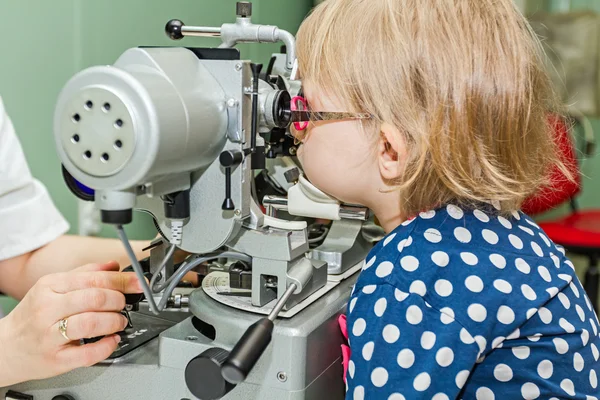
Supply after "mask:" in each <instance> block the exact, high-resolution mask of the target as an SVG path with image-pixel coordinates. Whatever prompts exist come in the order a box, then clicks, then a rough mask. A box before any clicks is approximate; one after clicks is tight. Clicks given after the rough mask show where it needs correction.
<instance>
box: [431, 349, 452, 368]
mask: <svg viewBox="0 0 600 400" xmlns="http://www.w3.org/2000/svg"><path fill="white" fill-rule="evenodd" d="M435 361H437V363H438V364H439V366H440V367H447V366H449V365H450V364H452V362H453V361H454V352H453V351H452V349H451V348H450V347H442V348H441V349H439V350H438V351H437V353H436V354H435Z"/></svg>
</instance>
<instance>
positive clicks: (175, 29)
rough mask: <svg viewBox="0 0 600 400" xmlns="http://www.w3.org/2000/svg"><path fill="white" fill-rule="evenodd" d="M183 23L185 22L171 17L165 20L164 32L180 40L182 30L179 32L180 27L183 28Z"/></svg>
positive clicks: (173, 38)
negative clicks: (167, 20)
mask: <svg viewBox="0 0 600 400" xmlns="http://www.w3.org/2000/svg"><path fill="white" fill-rule="evenodd" d="M184 25H185V24H184V23H183V22H182V21H180V20H178V19H172V20H170V21H169V22H167V25H166V26H165V33H166V34H167V36H168V37H169V38H171V39H172V40H181V39H183V32H181V28H183V26H184Z"/></svg>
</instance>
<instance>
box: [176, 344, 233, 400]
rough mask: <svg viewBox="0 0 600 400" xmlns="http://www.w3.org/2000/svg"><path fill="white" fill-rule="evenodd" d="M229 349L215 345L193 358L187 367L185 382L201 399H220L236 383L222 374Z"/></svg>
mask: <svg viewBox="0 0 600 400" xmlns="http://www.w3.org/2000/svg"><path fill="white" fill-rule="evenodd" d="M228 355H229V352H228V351H227V350H223V349H220V348H218V347H213V348H211V349H208V350H206V351H205V352H203V353H202V354H200V355H199V356H198V357H196V358H193V359H192V360H191V361H190V362H189V363H188V365H187V366H186V368H185V384H186V385H187V387H188V389H189V391H190V392H192V394H193V395H194V396H196V397H197V398H198V399H200V400H214V399H220V398H222V397H223V396H225V395H226V394H227V393H229V392H230V391H231V390H232V389H233V388H234V387H235V385H232V384H231V383H229V382H227V381H226V380H225V379H224V378H223V376H222V375H221V366H222V365H223V362H224V361H225V360H226V359H227V356H228Z"/></svg>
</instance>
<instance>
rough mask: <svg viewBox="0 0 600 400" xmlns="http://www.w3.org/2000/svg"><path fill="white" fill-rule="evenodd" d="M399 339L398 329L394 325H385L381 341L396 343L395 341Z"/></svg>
mask: <svg viewBox="0 0 600 400" xmlns="http://www.w3.org/2000/svg"><path fill="white" fill-rule="evenodd" d="M399 337H400V329H398V327H397V326H396V325H392V324H390V325H386V327H385V328H383V340H385V341H386V342H388V343H390V344H391V343H396V341H397V340H398V338H399Z"/></svg>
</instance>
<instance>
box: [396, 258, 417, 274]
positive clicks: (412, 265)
mask: <svg viewBox="0 0 600 400" xmlns="http://www.w3.org/2000/svg"><path fill="white" fill-rule="evenodd" d="M400 266H401V267H402V268H403V269H404V270H405V271H407V272H414V271H416V270H417V268H419V260H417V258H416V257H413V256H406V257H402V259H401V260H400Z"/></svg>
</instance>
